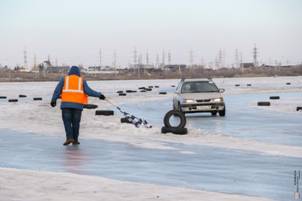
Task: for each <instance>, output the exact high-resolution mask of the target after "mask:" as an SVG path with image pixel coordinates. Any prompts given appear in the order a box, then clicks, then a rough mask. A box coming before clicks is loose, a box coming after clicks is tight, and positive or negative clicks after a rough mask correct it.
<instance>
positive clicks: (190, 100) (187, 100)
mask: <svg viewBox="0 0 302 201" xmlns="http://www.w3.org/2000/svg"><path fill="white" fill-rule="evenodd" d="M194 102H195V101H194V100H192V99H185V100H184V103H194Z"/></svg>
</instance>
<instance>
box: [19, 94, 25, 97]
mask: <svg viewBox="0 0 302 201" xmlns="http://www.w3.org/2000/svg"><path fill="white" fill-rule="evenodd" d="M26 97H27V96H26V95H23V94H20V95H19V98H26Z"/></svg>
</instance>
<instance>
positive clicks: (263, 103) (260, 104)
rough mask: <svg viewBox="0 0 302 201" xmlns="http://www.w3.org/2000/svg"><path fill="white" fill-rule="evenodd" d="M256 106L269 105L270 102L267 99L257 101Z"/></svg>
mask: <svg viewBox="0 0 302 201" xmlns="http://www.w3.org/2000/svg"><path fill="white" fill-rule="evenodd" d="M257 105H258V106H270V105H271V102H268V101H260V102H258V103H257Z"/></svg>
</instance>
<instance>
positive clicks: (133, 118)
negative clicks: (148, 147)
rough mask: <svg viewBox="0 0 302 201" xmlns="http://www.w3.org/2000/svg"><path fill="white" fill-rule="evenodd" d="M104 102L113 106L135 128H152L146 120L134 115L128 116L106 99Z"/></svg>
mask: <svg viewBox="0 0 302 201" xmlns="http://www.w3.org/2000/svg"><path fill="white" fill-rule="evenodd" d="M105 101H106V102H107V103H109V104H110V105H112V106H114V107H115V108H116V109H117V110H118V111H119V112H120V113H122V114H123V115H124V117H125V118H127V119H128V120H129V122H130V123H132V124H134V125H135V126H136V127H139V126H140V125H143V126H145V127H146V128H152V125H150V124H149V123H148V122H147V121H146V120H144V119H141V118H138V117H136V116H134V115H130V114H129V113H128V112H125V111H123V110H122V109H121V108H120V107H119V106H117V105H116V104H114V103H112V102H111V101H110V100H108V99H107V98H106V99H105Z"/></svg>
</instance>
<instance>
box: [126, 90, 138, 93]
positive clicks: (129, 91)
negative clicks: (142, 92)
mask: <svg viewBox="0 0 302 201" xmlns="http://www.w3.org/2000/svg"><path fill="white" fill-rule="evenodd" d="M136 92H137V91H135V90H126V93H136Z"/></svg>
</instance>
